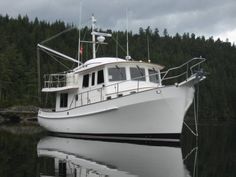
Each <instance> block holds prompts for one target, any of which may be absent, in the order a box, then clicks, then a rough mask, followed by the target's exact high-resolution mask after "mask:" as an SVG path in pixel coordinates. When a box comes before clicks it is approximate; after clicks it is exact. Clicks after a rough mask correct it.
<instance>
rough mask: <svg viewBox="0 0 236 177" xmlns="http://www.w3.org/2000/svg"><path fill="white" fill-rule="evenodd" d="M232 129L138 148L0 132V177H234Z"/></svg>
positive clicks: (19, 130) (22, 130)
mask: <svg viewBox="0 0 236 177" xmlns="http://www.w3.org/2000/svg"><path fill="white" fill-rule="evenodd" d="M235 140H236V125H235V124H230V123H227V124H225V123H224V124H221V125H214V124H210V125H201V126H200V127H199V138H198V140H196V138H195V137H194V136H193V135H192V134H191V133H190V132H189V131H188V130H187V129H184V130H183V136H182V140H181V144H180V146H179V145H178V143H162V142H158V143H154V144H153V143H150V142H142V144H140V143H138V144H137V142H135V143H130V142H129V143H126V142H105V141H92V140H81V139H75V138H62V137H52V136H48V135H47V134H46V133H45V132H43V131H41V129H39V128H38V127H30V126H27V127H19V126H14V127H12V126H11V127H4V128H0V177H28V176H29V177H32V176H35V177H39V176H64V177H65V176H66V177H85V176H87V177H105V176H106V177H108V176H111V177H116V176H117V177H118V176H119V177H134V176H136V177H137V176H140V177H149V176H150V177H151V176H160V177H172V176H173V177H189V176H191V177H193V176H199V177H209V176H214V177H225V176H227V177H235V176H236V168H235V167H236V141H235Z"/></svg>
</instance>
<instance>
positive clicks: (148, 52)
mask: <svg viewBox="0 0 236 177" xmlns="http://www.w3.org/2000/svg"><path fill="white" fill-rule="evenodd" d="M147 54H148V56H147V57H148V62H150V50H149V35H148V34H147Z"/></svg>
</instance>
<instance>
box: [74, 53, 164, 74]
mask: <svg viewBox="0 0 236 177" xmlns="http://www.w3.org/2000/svg"><path fill="white" fill-rule="evenodd" d="M123 63H126V64H133V63H134V64H141V63H142V64H145V65H150V66H156V67H157V68H158V69H159V70H162V69H163V68H164V66H162V65H158V64H153V63H146V62H139V61H130V60H125V59H121V58H111V57H102V58H95V59H91V60H88V61H86V62H85V63H84V64H83V65H81V66H80V67H78V68H76V69H75V70H74V71H75V72H76V73H77V72H82V71H86V70H91V69H95V68H96V67H100V66H103V65H108V64H123Z"/></svg>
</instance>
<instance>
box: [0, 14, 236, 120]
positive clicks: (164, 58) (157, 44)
mask: <svg viewBox="0 0 236 177" xmlns="http://www.w3.org/2000/svg"><path fill="white" fill-rule="evenodd" d="M70 28H73V30H68V31H69V32H68V33H64V34H62V35H61V36H59V37H58V38H55V39H53V40H51V41H49V42H45V43H44V44H45V45H46V46H49V47H50V48H53V49H55V50H58V51H60V52H62V53H65V54H67V55H69V56H71V57H73V58H77V54H78V33H79V32H78V29H77V28H76V27H75V26H74V25H73V24H65V23H64V22H62V21H55V22H47V21H39V20H38V19H37V18H35V19H34V20H33V21H32V20H29V18H28V17H27V16H20V15H19V16H18V17H17V18H11V17H9V16H8V15H5V16H2V15H0V108H6V107H11V106H17V105H34V106H41V104H42V103H40V102H39V98H38V97H39V95H38V76H37V59H36V58H37V57H36V55H37V50H36V49H37V44H38V43H40V42H41V41H44V40H45V39H47V38H50V37H51V36H53V35H55V34H57V33H59V32H61V31H64V30H66V29H70ZM103 32H109V33H112V36H113V37H112V38H108V39H107V40H106V42H107V43H109V45H103V46H99V49H98V52H97V56H98V57H100V56H117V57H120V58H124V57H125V56H126V32H125V31H112V30H109V29H107V30H104V31H103ZM90 33H91V28H90V27H83V28H82V29H81V39H82V40H91V39H90V38H91V35H90ZM128 34H129V45H130V55H131V57H132V59H134V60H143V61H147V59H148V47H147V41H148V44H149V46H150V47H149V51H150V52H149V53H150V59H151V61H152V62H154V63H158V64H161V65H164V66H166V68H169V67H172V66H177V65H180V64H182V63H184V62H186V61H187V60H189V59H191V58H193V57H200V56H201V57H204V58H206V59H207V61H206V63H205V64H204V70H205V71H206V72H207V73H208V74H207V79H206V80H204V81H203V82H201V84H200V87H199V89H200V92H199V111H200V112H199V117H200V119H202V120H204V119H206V120H208V119H209V120H212V119H213V120H219V121H221V120H235V119H236V110H235V106H236V47H235V45H234V44H231V43H229V42H227V41H226V42H225V41H221V40H220V39H217V40H214V39H213V37H210V38H205V37H204V36H196V35H195V34H192V33H184V34H181V35H180V34H179V33H176V34H175V35H173V36H172V35H169V34H168V30H167V29H165V30H164V31H163V32H160V31H159V30H158V28H155V29H151V28H150V27H147V28H139V31H138V32H137V33H134V32H131V31H129V33H128ZM116 41H118V44H117V42H116ZM117 46H119V47H117ZM82 47H83V54H82V61H83V62H84V61H86V60H87V59H90V58H91V57H92V54H91V53H92V52H91V50H92V48H91V46H90V45H89V44H86V45H85V44H84V45H83V46H82ZM40 55H41V56H40V58H41V60H40V67H41V80H42V81H41V82H43V74H48V73H54V72H61V71H64V70H69V69H72V68H73V67H75V65H73V64H72V63H70V62H67V61H60V62H62V63H63V65H62V64H60V63H59V62H58V61H57V60H54V59H52V58H50V57H49V56H47V55H45V54H40Z"/></svg>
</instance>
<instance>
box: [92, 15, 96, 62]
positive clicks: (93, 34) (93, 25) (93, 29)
mask: <svg viewBox="0 0 236 177" xmlns="http://www.w3.org/2000/svg"><path fill="white" fill-rule="evenodd" d="M95 26H96V19H95V17H94V15H92V43H93V58H96V38H95V33H94V32H95Z"/></svg>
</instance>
